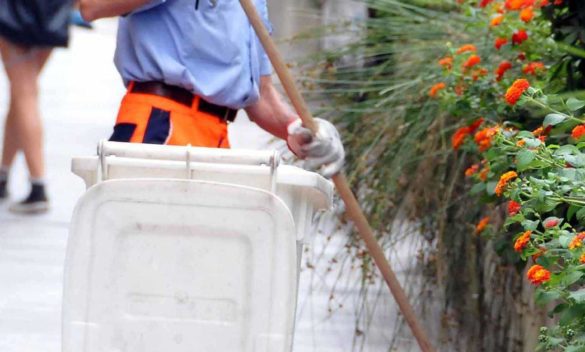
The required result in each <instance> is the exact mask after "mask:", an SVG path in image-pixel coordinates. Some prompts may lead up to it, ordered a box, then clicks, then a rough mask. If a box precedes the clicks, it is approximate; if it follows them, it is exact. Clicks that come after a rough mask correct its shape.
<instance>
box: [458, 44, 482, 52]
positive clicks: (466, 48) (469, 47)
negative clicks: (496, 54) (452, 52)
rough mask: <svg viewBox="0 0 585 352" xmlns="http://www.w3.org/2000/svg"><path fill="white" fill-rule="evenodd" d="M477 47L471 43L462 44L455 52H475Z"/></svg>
mask: <svg viewBox="0 0 585 352" xmlns="http://www.w3.org/2000/svg"><path fill="white" fill-rule="evenodd" d="M476 51H477V48H476V47H475V45H473V44H465V45H463V46H461V47H460V48H459V49H457V51H456V53H457V54H463V53H467V52H472V53H474V52H476Z"/></svg>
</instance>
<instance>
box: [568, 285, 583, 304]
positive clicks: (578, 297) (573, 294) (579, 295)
mask: <svg viewBox="0 0 585 352" xmlns="http://www.w3.org/2000/svg"><path fill="white" fill-rule="evenodd" d="M569 298H572V299H574V300H575V302H577V303H585V288H582V289H580V290H578V291H575V292H571V294H569Z"/></svg>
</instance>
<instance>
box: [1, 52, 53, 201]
mask: <svg viewBox="0 0 585 352" xmlns="http://www.w3.org/2000/svg"><path fill="white" fill-rule="evenodd" d="M0 50H1V52H2V58H3V62H4V66H5V70H6V74H7V76H8V80H9V81H10V114H9V120H7V125H8V126H7V128H8V129H9V130H11V131H12V133H11V136H9V137H8V139H7V140H6V139H5V143H4V145H5V148H6V147H7V150H6V151H5V152H4V153H3V162H2V163H3V164H6V165H5V166H9V165H10V164H11V163H12V160H13V159H14V155H15V154H16V151H17V150H22V151H23V152H24V155H25V159H26V163H27V166H28V169H29V173H30V177H31V181H32V183H33V185H32V192H31V195H29V197H28V198H27V200H25V202H27V201H32V202H34V200H35V199H38V200H39V202H41V203H44V204H43V205H44V206H46V196H45V194H44V183H43V177H44V171H45V170H44V159H43V128H42V122H41V118H40V113H39V106H38V78H39V75H40V72H41V70H42V68H43V66H44V65H45V63H46V61H47V59H48V57H49V55H50V52H51V50H50V49H42V50H39V49H23V48H19V47H18V46H16V45H14V44H10V43H6V42H4V43H3V45H1V46H0ZM31 196H35V197H33V198H35V199H32V200H31ZM15 210H17V209H15ZM18 210H19V211H20V210H22V209H18ZM36 210H43V209H36V208H35V211H36Z"/></svg>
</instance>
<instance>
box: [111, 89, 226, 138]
mask: <svg viewBox="0 0 585 352" xmlns="http://www.w3.org/2000/svg"><path fill="white" fill-rule="evenodd" d="M199 101H200V98H199V97H195V99H193V104H192V106H190V107H189V106H187V105H184V104H181V103H178V102H175V101H173V100H171V99H169V98H165V97H161V96H157V95H152V94H144V93H133V92H130V91H128V92H127V93H126V95H125V96H124V99H123V100H122V104H121V106H120V111H119V112H118V117H117V119H116V125H115V126H114V133H113V134H112V136H111V137H110V141H115V142H131V143H150V144H169V145H181V146H185V145H189V144H190V145H191V146H193V147H209V148H229V147H230V144H229V140H228V128H227V122H226V121H225V120H222V119H220V118H219V117H217V116H214V115H211V114H209V113H206V112H202V111H199V110H198V109H197V108H198V104H199Z"/></svg>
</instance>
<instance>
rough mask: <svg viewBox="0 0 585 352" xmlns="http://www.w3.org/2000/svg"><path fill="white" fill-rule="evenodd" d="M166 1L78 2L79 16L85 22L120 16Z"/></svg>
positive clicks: (90, 0) (96, 0) (98, 0)
mask: <svg viewBox="0 0 585 352" xmlns="http://www.w3.org/2000/svg"><path fill="white" fill-rule="evenodd" d="M165 1H166V0H80V1H79V2H80V6H79V8H80V11H81V15H82V16H83V18H84V19H85V20H86V21H93V20H97V19H99V18H105V17H115V16H121V15H124V14H127V13H131V12H133V11H136V10H140V9H143V8H150V7H152V6H156V5H159V4H162V3H163V2H165Z"/></svg>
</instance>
